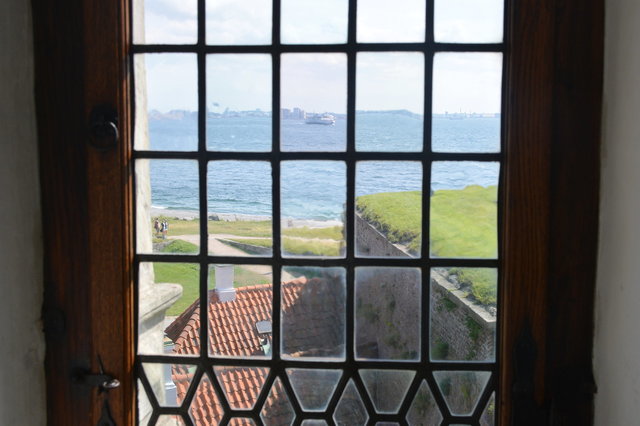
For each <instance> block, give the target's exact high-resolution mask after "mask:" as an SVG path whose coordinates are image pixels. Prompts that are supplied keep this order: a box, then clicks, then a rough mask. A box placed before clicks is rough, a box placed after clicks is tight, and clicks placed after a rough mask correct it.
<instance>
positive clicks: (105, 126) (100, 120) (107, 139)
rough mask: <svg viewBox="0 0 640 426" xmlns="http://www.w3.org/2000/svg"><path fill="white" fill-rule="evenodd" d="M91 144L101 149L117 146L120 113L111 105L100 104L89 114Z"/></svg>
mask: <svg viewBox="0 0 640 426" xmlns="http://www.w3.org/2000/svg"><path fill="white" fill-rule="evenodd" d="M89 132H90V138H89V144H90V145H91V146H93V147H94V148H96V149H99V150H100V151H107V150H110V149H112V148H115V147H116V145H117V144H118V139H119V137H120V135H119V131H118V113H117V111H116V110H115V109H114V108H113V107H111V106H109V105H98V106H96V107H94V108H93V109H92V110H91V114H90V116H89Z"/></svg>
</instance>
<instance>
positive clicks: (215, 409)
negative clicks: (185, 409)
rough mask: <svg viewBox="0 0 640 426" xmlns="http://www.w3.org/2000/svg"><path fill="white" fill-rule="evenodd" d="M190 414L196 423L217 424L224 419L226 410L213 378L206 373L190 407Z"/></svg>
mask: <svg viewBox="0 0 640 426" xmlns="http://www.w3.org/2000/svg"><path fill="white" fill-rule="evenodd" d="M189 415H190V416H191V419H192V421H193V423H195V424H196V425H216V424H218V423H219V422H220V420H221V419H222V416H223V415H224V410H223V409H222V404H220V400H219V399H218V395H217V394H216V392H215V390H214V389H213V385H212V384H211V380H210V379H209V376H207V375H206V374H205V375H204V376H202V380H201V381H200V384H199V385H198V388H197V389H196V393H195V395H194V396H193V401H191V406H190V407H189Z"/></svg>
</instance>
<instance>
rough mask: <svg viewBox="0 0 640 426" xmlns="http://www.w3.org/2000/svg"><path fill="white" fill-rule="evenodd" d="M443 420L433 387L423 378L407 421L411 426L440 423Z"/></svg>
mask: <svg viewBox="0 0 640 426" xmlns="http://www.w3.org/2000/svg"><path fill="white" fill-rule="evenodd" d="M441 421H442V414H440V410H439V409H438V406H437V405H436V401H435V399H434V398H433V394H432V393H431V389H429V386H428V385H427V382H426V381H424V380H423V381H422V384H421V385H420V387H419V388H418V392H416V396H415V397H414V398H413V402H412V403H411V408H409V412H408V413H407V423H408V424H409V425H411V426H427V425H439V424H440V422H441Z"/></svg>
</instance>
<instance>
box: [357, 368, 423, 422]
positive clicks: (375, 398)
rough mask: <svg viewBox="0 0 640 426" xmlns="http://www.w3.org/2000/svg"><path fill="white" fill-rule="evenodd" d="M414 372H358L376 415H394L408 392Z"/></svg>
mask: <svg viewBox="0 0 640 426" xmlns="http://www.w3.org/2000/svg"><path fill="white" fill-rule="evenodd" d="M415 375H416V373H415V372H414V371H399V370H360V377H362V381H363V382H364V386H365V388H366V389H367V392H368V393H369V397H370V398H371V401H372V402H373V406H374V407H375V409H376V411H377V412H378V413H385V414H395V413H397V412H398V410H399V409H400V405H401V404H402V401H404V397H405V395H406V394H407V390H409V386H410V385H411V381H412V380H413V376H415Z"/></svg>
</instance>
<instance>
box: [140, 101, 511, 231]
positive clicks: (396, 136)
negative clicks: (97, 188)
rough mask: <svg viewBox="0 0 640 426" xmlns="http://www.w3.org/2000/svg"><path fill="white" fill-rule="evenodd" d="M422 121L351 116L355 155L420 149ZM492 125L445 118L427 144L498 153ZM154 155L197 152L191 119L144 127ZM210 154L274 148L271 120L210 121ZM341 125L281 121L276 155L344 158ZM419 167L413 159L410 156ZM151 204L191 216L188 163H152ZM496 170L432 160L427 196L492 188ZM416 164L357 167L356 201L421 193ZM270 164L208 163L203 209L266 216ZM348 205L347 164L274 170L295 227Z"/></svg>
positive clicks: (192, 180)
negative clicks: (381, 194) (389, 194)
mask: <svg viewBox="0 0 640 426" xmlns="http://www.w3.org/2000/svg"><path fill="white" fill-rule="evenodd" d="M422 128H423V122H422V117H420V116H416V115H409V114H402V113H364V114H357V115H356V149H357V150H362V151H403V152H416V153H419V152H420V151H421V150H422V146H423V141H422ZM499 130H500V119H499V118H466V119H463V120H450V119H445V118H438V117H434V119H433V120H432V144H433V150H434V151H437V152H497V151H498V150H499V146H500V132H499ZM149 135H150V141H151V142H150V143H151V149H153V150H185V151H191V150H195V149H196V148H197V125H196V120H195V114H193V115H191V116H187V117H184V118H182V119H154V120H150V122H149ZM207 146H208V149H210V150H216V151H260V152H267V151H269V150H270V148H271V119H270V118H267V117H234V118H217V119H209V120H208V122H207ZM345 147H346V122H345V120H344V119H337V120H336V124H335V125H333V126H322V125H308V124H305V123H304V122H303V121H299V120H283V121H282V125H281V149H282V150H283V151H322V150H323V151H332V152H335V151H344V150H345ZM416 159H419V154H417V155H416ZM150 162H151V186H152V188H151V189H152V204H153V205H154V206H155V207H160V208H168V209H177V210H198V197H199V189H198V165H197V162H195V161H189V160H150ZM498 174H499V165H498V163H494V162H471V161H465V162H435V163H433V165H432V170H431V185H430V186H431V189H433V190H438V189H461V188H464V187H466V186H469V185H480V186H484V187H486V186H489V185H497V183H498ZM422 175H423V170H422V165H421V163H420V162H418V161H402V162H401V161H384V162H382V161H363V162H359V163H358V164H357V166H356V188H355V189H356V196H358V195H365V194H373V193H378V192H394V191H413V190H420V189H421V188H422ZM271 179H272V177H271V165H270V163H268V162H261V161H226V160H225V161H212V162H210V163H209V166H208V171H207V203H208V207H207V209H208V211H209V212H216V213H237V214H248V215H260V216H270V215H271V208H272V206H271ZM345 203H346V164H345V163H344V162H341V161H320V160H313V161H311V160H306V161H284V162H282V163H281V212H282V216H283V217H291V218H299V219H317V220H332V219H340V217H341V216H342V214H343V210H344V205H345Z"/></svg>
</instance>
